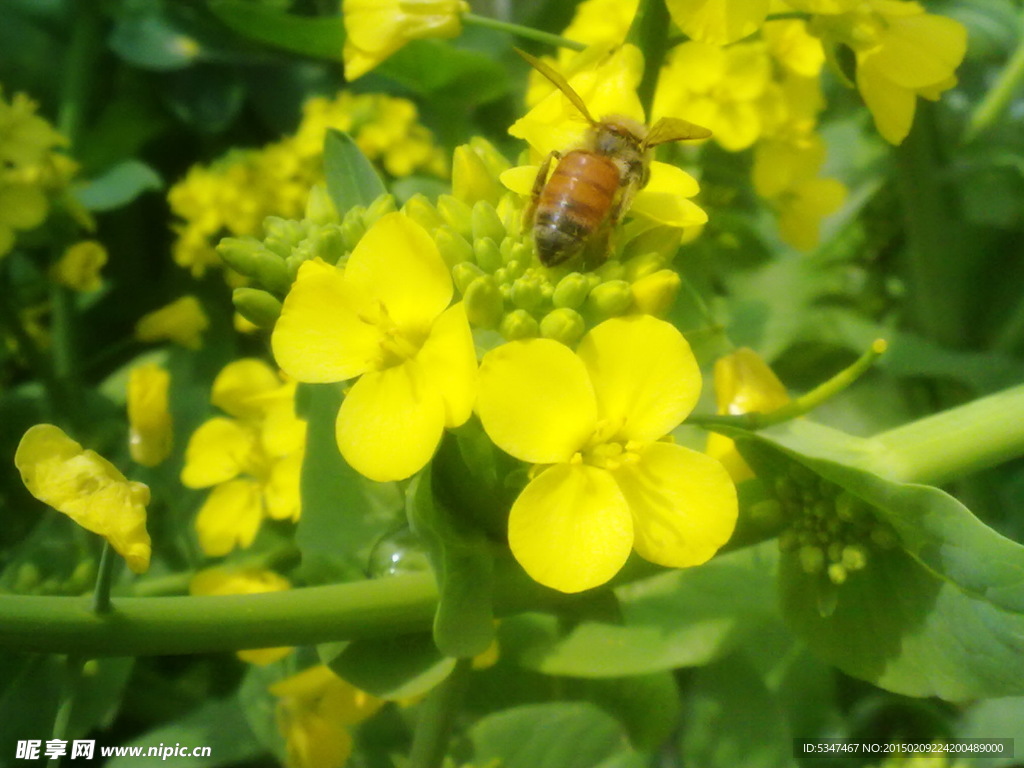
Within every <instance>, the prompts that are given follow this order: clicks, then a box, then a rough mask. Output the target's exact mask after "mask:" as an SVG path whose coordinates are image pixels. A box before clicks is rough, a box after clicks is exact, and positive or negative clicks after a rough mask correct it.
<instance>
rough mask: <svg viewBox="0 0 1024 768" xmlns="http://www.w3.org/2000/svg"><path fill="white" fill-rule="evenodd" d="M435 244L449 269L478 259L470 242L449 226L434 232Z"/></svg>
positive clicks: (441, 227)
mask: <svg viewBox="0 0 1024 768" xmlns="http://www.w3.org/2000/svg"><path fill="white" fill-rule="evenodd" d="M434 242H435V243H436V244H437V249H438V250H439V251H440V252H441V258H443V259H444V263H445V264H447V265H448V266H449V267H453V266H455V265H456V264H458V263H460V262H463V261H474V260H475V259H476V256H475V255H474V254H473V246H472V245H471V244H470V242H469V241H468V240H466V238H464V237H463V236H462V235H460V234H459V233H458V232H456V231H455V230H454V229H453V228H452V227H449V226H448V225H447V224H445V225H443V226H440V227H438V228H437V229H435V230H434Z"/></svg>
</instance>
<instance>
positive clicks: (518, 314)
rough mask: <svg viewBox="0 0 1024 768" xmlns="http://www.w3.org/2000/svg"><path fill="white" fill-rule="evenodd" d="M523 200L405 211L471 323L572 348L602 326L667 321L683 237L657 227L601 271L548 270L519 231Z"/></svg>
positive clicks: (426, 205)
mask: <svg viewBox="0 0 1024 768" xmlns="http://www.w3.org/2000/svg"><path fill="white" fill-rule="evenodd" d="M521 208H522V201H521V200H520V199H519V197H518V196H516V195H511V194H507V195H505V196H504V197H503V198H502V199H500V200H499V201H498V203H497V205H495V204H492V203H491V202H490V201H488V200H477V201H476V202H475V203H473V204H472V205H470V204H469V203H466V202H463V201H462V200H461V199H459V198H456V197H454V196H451V195H441V196H440V197H439V198H438V200H437V203H436V204H431V203H430V202H429V201H428V200H427V198H426V197H424V196H422V195H416V196H414V197H412V198H411V199H410V200H409V201H408V202H407V203H406V204H405V206H404V207H403V209H402V210H403V211H404V212H405V213H406V215H408V216H409V217H410V218H412V219H414V220H415V221H416V222H418V223H419V224H420V225H422V226H423V227H424V228H425V229H426V230H427V231H428V232H430V233H431V235H432V236H433V238H434V241H435V242H436V243H437V246H438V248H439V249H440V251H441V255H442V256H443V258H444V260H445V262H446V263H447V264H448V266H449V267H451V270H452V276H453V278H454V281H455V286H456V289H457V290H458V292H459V295H460V296H461V297H462V299H463V301H464V302H465V306H466V314H467V316H468V317H469V321H470V323H471V324H472V325H473V326H474V327H476V328H480V329H484V330H493V331H497V332H498V333H499V334H500V335H501V336H502V337H504V338H505V339H506V340H509V341H513V340H516V339H527V338H533V337H537V336H542V337H545V338H550V339H555V340H556V341H560V342H562V343H564V344H567V345H570V346H571V345H575V343H576V342H577V341H578V340H579V339H580V337H582V336H583V334H584V333H585V332H586V330H587V329H588V328H590V327H592V326H594V325H596V324H598V323H600V322H602V321H603V320H607V319H608V318H611V317H619V316H622V315H626V314H632V313H636V312H642V313H645V314H652V315H656V316H659V315H664V314H665V313H666V312H667V311H668V310H669V309H670V308H671V306H672V303H673V301H674V300H675V297H676V294H677V293H678V291H679V286H680V279H679V275H678V274H676V272H675V271H673V270H671V269H669V268H668V264H669V262H670V261H671V259H672V257H673V256H674V254H675V250H676V247H677V246H678V237H679V236H678V230H669V228H655V229H654V230H648V231H647V232H645V233H643V234H641V235H639V236H637V237H635V238H633V239H632V240H631V241H630V242H628V243H627V244H626V245H625V247H624V248H623V249H621V252H620V253H616V254H614V255H613V257H612V258H610V259H609V260H608V261H606V262H605V263H604V264H602V265H601V266H600V267H598V268H596V269H594V270H591V271H583V270H582V268H581V267H579V265H577V266H576V269H574V268H573V266H571V264H572V263H573V262H576V261H577V259H574V260H573V262H570V265H568V266H567V265H559V266H556V267H545V266H543V265H542V264H541V263H540V262H539V260H538V259H537V256H536V254H535V251H534V246H533V242H532V236H531V234H530V233H529V232H525V233H524V232H522V228H521V226H520V223H519V222H520V219H521V214H522V211H521Z"/></svg>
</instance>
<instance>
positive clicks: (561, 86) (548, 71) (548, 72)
mask: <svg viewBox="0 0 1024 768" xmlns="http://www.w3.org/2000/svg"><path fill="white" fill-rule="evenodd" d="M514 50H515V52H516V53H518V54H519V55H520V56H522V57H523V58H524V59H526V62H527V63H528V64H529V65H530V66H531V67H533V68H534V69H536V70H537V71H538V72H540V73H541V74H542V75H544V77H546V78H547V79H548V80H550V81H551V82H552V83H553V84H554V86H555V88H557V89H558V90H560V91H561V92H562V93H564V94H565V97H566V98H567V99H569V101H571V102H572V105H573V106H574V107H576V109H578V110H579V111H580V113H581V114H582V115H583V116H584V117H585V118H586V119H587V122H588V123H590V124H594V123H596V122H597V121H596V120H595V119H594V118H593V117H591V115H590V110H589V109H587V105H586V104H584V103H583V99H581V98H580V95H579V94H578V93H576V91H574V90H573V89H572V86H571V85H569V81H568V80H566V79H565V78H564V77H563V76H562V75H561V74H560V73H558V72H556V71H555V70H554V69H552V68H551V67H549V66H548V65H547V64H545V63H544V62H543V61H541V60H540V59H538V58H537V57H536V56H531V55H530V54H528V53H527V52H526V51H521V50H519V49H518V48H516V49H514ZM709 135H710V134H709Z"/></svg>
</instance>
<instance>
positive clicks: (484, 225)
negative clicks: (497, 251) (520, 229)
mask: <svg viewBox="0 0 1024 768" xmlns="http://www.w3.org/2000/svg"><path fill="white" fill-rule="evenodd" d="M472 223H473V238H474V239H476V240H480V239H482V238H485V237H489V238H490V239H491V240H493V241H494V242H496V243H500V242H502V241H503V240H504V239H505V235H507V234H508V233H507V232H506V231H505V225H504V224H502V223H501V219H499V218H498V212H497V211H495V210H494V206H493V205H491V204H490V203H488V202H487V201H485V200H478V201H477V202H476V204H475V205H474V206H473V216H472Z"/></svg>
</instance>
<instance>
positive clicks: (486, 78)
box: [374, 40, 510, 104]
mask: <svg viewBox="0 0 1024 768" xmlns="http://www.w3.org/2000/svg"><path fill="white" fill-rule="evenodd" d="M374 71H375V72H376V73H377V74H379V75H383V76H384V77H387V78H390V79H391V80H394V81H395V82H397V83H399V84H400V85H402V86H405V87H406V88H408V89H409V90H411V91H412V92H413V93H415V94H417V95H419V96H440V97H445V98H447V99H451V98H453V96H455V97H457V96H463V97H464V98H467V99H469V100H470V101H471V102H472V103H473V104H486V103H487V102H489V101H494V100H495V99H497V98H498V97H499V96H502V95H503V94H505V93H507V92H508V90H509V84H510V81H509V77H508V71H507V70H506V69H505V67H503V66H502V65H501V64H499V63H498V62H497V61H495V60H494V59H493V58H491V57H490V56H486V55H484V54H483V53H479V52H477V51H469V50H465V49H462V48H456V47H455V46H453V45H451V44H450V43H446V42H443V41H441V40H413V41H412V42H410V43H409V44H408V45H405V46H404V47H402V48H401V49H400V50H399V51H398V52H397V53H395V54H394V55H393V56H391V57H390V58H389V59H387V60H385V61H384V62H382V63H381V64H380V66H378V67H377V68H376V69H375V70H374Z"/></svg>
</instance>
